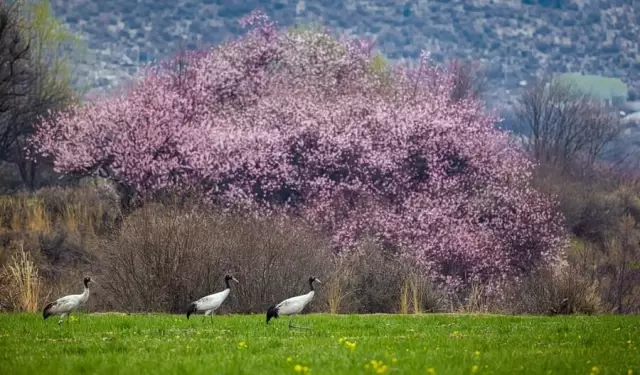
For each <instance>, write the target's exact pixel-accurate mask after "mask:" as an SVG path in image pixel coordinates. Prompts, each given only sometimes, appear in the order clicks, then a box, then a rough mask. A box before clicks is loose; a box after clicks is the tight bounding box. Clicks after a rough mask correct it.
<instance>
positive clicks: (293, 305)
mask: <svg viewBox="0 0 640 375" xmlns="http://www.w3.org/2000/svg"><path fill="white" fill-rule="evenodd" d="M303 308H304V304H303V303H302V299H301V298H300V296H298V297H292V298H288V299H285V300H284V301H282V302H280V303H279V304H277V305H276V309H278V312H279V313H281V314H284V315H286V314H290V313H291V312H297V311H300V310H302V309H303Z"/></svg>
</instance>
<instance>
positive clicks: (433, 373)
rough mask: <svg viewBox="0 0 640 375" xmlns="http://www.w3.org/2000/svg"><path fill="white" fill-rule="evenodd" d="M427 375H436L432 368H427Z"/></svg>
mask: <svg viewBox="0 0 640 375" xmlns="http://www.w3.org/2000/svg"><path fill="white" fill-rule="evenodd" d="M427 374H429V375H436V369H434V368H433V367H429V368H428V369H427Z"/></svg>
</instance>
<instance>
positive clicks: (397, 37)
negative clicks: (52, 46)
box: [52, 0, 640, 99]
mask: <svg viewBox="0 0 640 375" xmlns="http://www.w3.org/2000/svg"><path fill="white" fill-rule="evenodd" d="M634 1H635V0H566V1H564V0H556V1H549V0H538V1H533V0H525V1H519V0H454V1H444V0H440V1H427V0H417V1H406V2H405V3H404V5H398V4H399V3H398V2H393V1H389V0H366V1H353V0H347V1H336V0H325V1H322V2H305V1H304V0H299V1H288V0H275V1H268V2H259V1H249V0H247V1H239V0H225V1H222V0H171V1H169V0H138V1H131V0H109V1H101V0H52V4H53V7H54V11H55V12H56V14H57V16H58V17H60V18H63V19H65V20H66V22H68V23H69V24H70V26H71V27H72V29H73V30H74V31H77V32H80V33H81V34H83V35H85V36H86V37H87V40H88V42H89V47H90V51H91V52H92V55H93V57H92V59H90V60H88V61H86V64H85V66H84V68H83V70H84V71H85V72H86V73H87V74H88V77H90V80H91V85H92V86H93V87H105V86H110V85H112V84H114V83H115V82H116V81H117V80H118V79H119V78H123V77H127V76H129V75H130V74H132V73H134V72H135V70H136V66H138V65H139V63H144V62H147V61H151V60H152V59H154V58H157V57H162V56H166V55H167V54H168V53H171V52H172V51H175V50H176V49H177V48H178V46H179V45H180V43H181V41H182V40H183V37H188V38H189V39H188V40H186V41H185V43H186V45H187V46H189V47H195V46H197V45H209V44H217V43H219V42H221V41H224V40H225V39H228V38H230V37H232V36H233V34H234V33H237V32H238V31H239V25H238V22H237V21H238V19H239V18H240V17H241V16H242V15H244V14H246V13H247V12H249V11H251V10H252V9H255V8H258V7H260V8H262V9H264V10H265V11H267V12H268V13H269V15H270V16H271V17H273V18H274V19H275V20H277V21H278V22H279V23H281V24H284V25H292V24H295V23H308V22H321V23H323V24H324V25H327V26H330V27H332V28H335V29H338V30H343V31H346V32H349V33H356V34H360V35H371V36H374V37H375V38H376V39H377V41H378V45H379V46H380V48H381V49H382V51H383V52H384V53H385V54H387V55H388V56H389V57H391V58H415V57H417V56H418V55H419V54H420V50H421V49H422V48H425V49H427V50H429V51H431V52H432V54H433V56H434V58H436V59H443V58H450V57H453V56H458V57H463V58H472V59H475V60H480V61H483V62H484V63H485V66H486V68H487V72H488V74H489V77H490V79H491V83H492V85H493V86H494V87H495V89H496V90H492V91H493V92H494V93H496V95H497V96H498V97H495V98H494V99H497V98H499V97H502V99H504V98H505V97H504V96H503V95H501V94H500V93H502V94H505V93H509V90H512V89H514V88H517V87H519V82H520V81H522V80H527V81H529V80H531V79H532V77H533V76H534V75H535V74H536V73H539V72H542V71H553V72H563V71H583V72H585V73H590V74H598V75H606V76H612V77H618V78H621V79H623V80H624V81H625V82H626V83H627V84H629V86H630V88H631V89H632V90H634V91H638V88H639V87H640V54H639V49H640V40H639V39H638V37H637V36H638V35H639V34H640V7H637V6H636V7H635V9H634V6H633V3H634ZM526 3H536V4H526ZM498 89H499V90H498Z"/></svg>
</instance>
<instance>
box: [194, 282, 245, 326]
mask: <svg viewBox="0 0 640 375" xmlns="http://www.w3.org/2000/svg"><path fill="white" fill-rule="evenodd" d="M231 280H233V281H235V282H236V283H239V281H238V280H236V278H235V277H233V276H231V275H226V276H225V277H224V285H225V289H224V290H223V291H222V292H218V293H215V294H210V295H208V296H205V297H202V298H200V299H199V300H197V301H194V302H191V303H190V304H189V306H188V307H187V319H189V315H191V314H194V313H197V312H200V311H204V316H207V315H211V321H213V313H214V311H215V310H216V309H217V308H218V307H220V305H222V302H224V300H225V299H227V297H228V296H229V292H230V291H231V285H229V281H231Z"/></svg>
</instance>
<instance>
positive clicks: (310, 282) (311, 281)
mask: <svg viewBox="0 0 640 375" xmlns="http://www.w3.org/2000/svg"><path fill="white" fill-rule="evenodd" d="M309 288H310V290H311V291H312V292H313V280H309Z"/></svg>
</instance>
